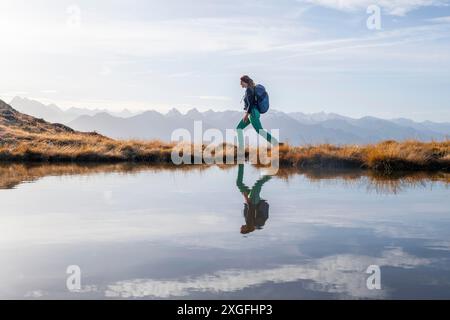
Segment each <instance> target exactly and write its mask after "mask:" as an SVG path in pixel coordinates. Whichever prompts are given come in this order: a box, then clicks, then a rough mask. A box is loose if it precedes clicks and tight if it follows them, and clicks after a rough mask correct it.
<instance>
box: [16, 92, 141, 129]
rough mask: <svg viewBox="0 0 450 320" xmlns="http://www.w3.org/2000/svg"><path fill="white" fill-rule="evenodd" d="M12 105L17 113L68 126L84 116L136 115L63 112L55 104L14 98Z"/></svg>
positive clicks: (104, 110)
mask: <svg viewBox="0 0 450 320" xmlns="http://www.w3.org/2000/svg"><path fill="white" fill-rule="evenodd" d="M10 105H11V106H12V107H13V108H15V109H16V110H17V111H19V112H22V113H25V114H28V115H30V116H33V117H37V118H42V119H45V120H46V121H50V122H58V123H64V124H67V123H69V122H70V121H72V120H75V119H76V118H78V117H80V116H82V115H91V116H93V115H96V114H98V113H101V112H107V113H110V114H111V115H114V116H117V117H122V118H126V117H131V116H132V115H134V113H132V112H131V111H129V110H127V109H124V110H122V111H120V112H111V111H108V110H106V109H86V108H76V107H72V108H69V109H67V110H63V109H61V108H59V107H58V106H56V105H54V104H49V105H45V104H43V103H41V102H39V101H36V100H32V99H27V98H21V97H14V98H13V99H12V100H11V102H10Z"/></svg>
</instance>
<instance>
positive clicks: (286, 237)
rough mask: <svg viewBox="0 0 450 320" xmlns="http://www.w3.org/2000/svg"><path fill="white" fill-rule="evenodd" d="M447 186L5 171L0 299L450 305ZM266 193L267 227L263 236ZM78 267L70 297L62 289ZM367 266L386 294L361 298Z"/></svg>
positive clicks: (118, 168)
mask: <svg viewBox="0 0 450 320" xmlns="http://www.w3.org/2000/svg"><path fill="white" fill-rule="evenodd" d="M244 170H245V180H246V181H256V182H255V183H254V184H252V185H250V184H249V185H246V184H245V183H244ZM247 179H248V180H247ZM269 180H270V183H268V182H269ZM24 182H33V183H29V184H23V183H24ZM448 183H449V175H448V173H442V172H435V173H423V172H418V173H409V174H406V173H397V174H396V175H395V176H389V177H386V176H382V175H377V174H375V173H373V172H368V171H362V170H359V171H358V170H340V171H330V170H327V171H325V170H295V169H282V170H280V171H279V173H278V174H277V175H276V176H261V175H260V171H259V170H258V168H257V167H253V166H244V165H242V166H184V167H176V166H168V165H164V166H159V167H156V166H146V165H130V164H109V165H105V164H103V165H75V164H70V165H69V164H60V165H31V166H30V165H23V164H21V165H19V164H14V165H0V188H1V189H10V190H0V256H2V258H3V259H4V260H5V261H8V263H7V264H5V265H2V273H0V283H1V284H2V286H0V298H23V297H25V298H61V299H73V298H105V297H106V298H176V297H186V298H206V299H209V298H219V299H233V298H235V299H240V298H244V299H245V298H249V297H251V298H256V299H258V298H260V299H276V298H294V299H298V298H325V299H328V298H332V299H336V298H338V299H339V298H424V297H438V298H449V297H450V231H449V230H450V214H449V213H450V212H449V211H448V208H449V207H450V203H449V198H448V190H447V189H448ZM428 186H433V188H428ZM236 187H237V189H238V190H239V193H238V192H237V190H236ZM262 190H263V191H262ZM241 194H242V195H241ZM266 196H267V199H269V200H270V214H271V220H270V228H264V232H257V231H256V230H257V229H261V228H262V227H263V226H265V225H267V224H268V217H269V201H267V200H265V199H266ZM242 197H244V200H245V203H244V219H245V225H243V226H241V225H242V222H243V221H242V216H241V215H238V214H236V212H238V211H241V210H242ZM174 199H176V201H174ZM239 227H241V233H242V234H245V235H248V234H249V233H252V237H247V236H246V237H242V236H241V235H240V234H239V233H238V232H237V230H238V229H239ZM73 264H77V265H79V266H80V268H81V269H82V274H83V279H82V283H83V285H82V290H80V291H79V292H78V293H71V292H68V291H67V290H65V283H66V274H65V271H66V268H67V266H68V265H73ZM373 264H375V265H378V266H380V268H381V269H382V290H368V289H367V287H366V279H367V274H366V269H367V267H368V266H369V265H373Z"/></svg>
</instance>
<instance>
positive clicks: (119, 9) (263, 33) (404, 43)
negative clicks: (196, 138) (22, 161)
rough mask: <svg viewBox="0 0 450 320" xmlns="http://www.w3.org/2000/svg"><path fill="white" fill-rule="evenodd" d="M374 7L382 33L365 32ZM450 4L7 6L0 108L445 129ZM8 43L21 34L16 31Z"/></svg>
mask: <svg viewBox="0 0 450 320" xmlns="http://www.w3.org/2000/svg"><path fill="white" fill-rule="evenodd" d="M371 4H375V5H378V6H379V7H380V8H381V29H380V30H369V29H368V28H367V26H366V21H367V19H368V17H369V16H370V14H368V13H367V7H368V6H369V5H371ZM449 4H450V1H448V0H417V1H414V2H408V1H400V0H394V1H384V0H372V1H366V0H363V1H361V0H358V1H357V0H344V1H342V0H340V1H338V0H297V1H295V0H281V1H276V2H274V1H256V0H249V1H246V2H244V3H242V2H238V1H222V0H217V1H206V0H199V1H196V2H195V3H186V2H183V1H181V0H170V1H165V2H164V3H161V2H158V1H141V0H137V1H133V2H132V3H129V2H125V1H120V0H115V1H105V0H100V1H97V2H96V3H95V5H93V4H92V2H90V1H87V0H80V1H76V2H72V1H55V0H39V1H34V2H33V4H32V5H31V4H29V2H26V1H17V0H15V1H11V0H5V1H2V2H1V3H0V26H1V28H0V36H1V39H2V50H1V52H0V68H1V70H2V71H3V72H2V77H1V78H0V88H1V89H0V98H1V99H3V100H5V101H10V100H11V99H12V98H13V97H14V96H16V95H20V96H27V97H30V98H33V99H35V100H38V101H40V102H43V103H45V104H49V103H54V104H56V105H58V106H59V107H61V108H64V109H67V108H70V107H80V108H100V109H104V108H106V109H108V110H110V111H118V110H119V109H123V108H127V109H129V110H132V111H136V110H143V109H145V110H148V109H153V110H157V111H159V112H162V113H164V112H167V111H168V110H169V109H171V108H173V107H176V108H177V109H179V110H180V111H187V110H188V109H191V108H193V107H195V108H197V109H199V110H207V109H214V110H216V111H220V110H242V105H241V104H240V103H239V102H240V100H241V97H242V94H243V92H242V89H241V88H240V86H239V77H240V76H241V75H242V74H249V75H251V76H252V77H253V78H254V79H255V80H256V82H258V83H262V84H264V85H265V86H266V87H267V88H268V90H269V94H270V95H271V99H272V100H271V102H272V107H273V108H274V109H278V110H280V111H283V112H304V113H316V112H320V111H324V112H327V113H338V114H342V115H345V116H349V117H353V118H360V117H362V116H365V115H371V116H374V117H379V118H383V119H392V118H399V117H404V118H408V119H412V120H415V121H424V120H430V121H435V122H449V121H450V91H449V90H448V88H449V87H450V41H448V40H449V38H450V7H449ZM11 31H13V32H11Z"/></svg>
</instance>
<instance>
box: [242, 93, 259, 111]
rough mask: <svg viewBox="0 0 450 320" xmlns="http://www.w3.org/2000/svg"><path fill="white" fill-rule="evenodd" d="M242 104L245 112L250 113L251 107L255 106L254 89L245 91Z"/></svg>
mask: <svg viewBox="0 0 450 320" xmlns="http://www.w3.org/2000/svg"><path fill="white" fill-rule="evenodd" d="M244 103H245V107H244V110H245V111H247V112H248V113H251V112H252V109H253V107H254V106H255V105H256V100H255V89H253V88H247V90H245V96H244Z"/></svg>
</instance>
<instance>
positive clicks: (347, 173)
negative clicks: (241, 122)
mask: <svg viewBox="0 0 450 320" xmlns="http://www.w3.org/2000/svg"><path fill="white" fill-rule="evenodd" d="M211 168H219V169H220V170H232V169H235V168H236V166H234V165H220V166H215V165H213V166H207V165H197V166H193V165H184V166H175V165H171V164H160V165H148V164H132V163H117V164H63V163H62V164H23V163H22V164H1V165H0V189H10V188H14V187H16V186H17V185H18V184H20V183H23V182H32V181H35V180H38V179H40V178H43V177H46V176H70V175H93V174H100V173H118V174H124V175H129V174H138V173H140V172H144V171H145V172H160V171H174V172H179V173H180V174H182V173H186V172H204V171H206V170H209V169H211ZM296 175H302V176H304V177H305V178H306V179H307V180H308V181H310V182H312V183H322V182H325V183H332V182H334V181H337V182H344V184H347V185H365V186H366V187H367V188H368V189H371V190H375V191H376V192H382V193H398V192H400V191H401V190H402V189H404V188H411V187H419V186H424V185H427V184H428V183H434V182H440V183H444V184H445V185H446V186H447V185H449V184H450V174H449V173H447V172H442V171H435V172H425V171H417V172H409V171H398V172H395V173H392V174H389V175H386V174H381V173H379V172H376V171H370V170H362V169H328V170H325V169H299V168H293V167H290V168H281V169H280V170H279V171H278V173H277V178H279V179H283V180H285V181H288V182H289V181H290V180H291V179H292V178H293V177H294V176H296Z"/></svg>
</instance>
